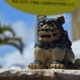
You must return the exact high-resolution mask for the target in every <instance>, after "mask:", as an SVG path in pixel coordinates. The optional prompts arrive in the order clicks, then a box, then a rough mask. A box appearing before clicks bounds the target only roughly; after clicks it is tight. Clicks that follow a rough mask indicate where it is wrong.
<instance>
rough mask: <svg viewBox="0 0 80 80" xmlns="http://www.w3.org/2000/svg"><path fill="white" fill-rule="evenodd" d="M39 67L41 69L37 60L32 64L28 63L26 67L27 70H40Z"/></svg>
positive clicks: (40, 64)
mask: <svg viewBox="0 0 80 80" xmlns="http://www.w3.org/2000/svg"><path fill="white" fill-rule="evenodd" d="M41 67H42V62H41V61H38V60H35V61H34V62H33V63H30V64H29V65H28V68H29V69H40V68H41Z"/></svg>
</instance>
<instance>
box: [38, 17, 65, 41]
mask: <svg viewBox="0 0 80 80" xmlns="http://www.w3.org/2000/svg"><path fill="white" fill-rule="evenodd" d="M40 17H41V16H40ZM64 23H65V19H64V17H63V16H59V17H57V18H50V19H47V18H45V17H41V18H40V19H39V23H38V25H39V30H38V34H39V41H40V42H53V41H56V40H58V39H59V38H60V37H61V34H62V32H63V27H62V25H63V24H64Z"/></svg>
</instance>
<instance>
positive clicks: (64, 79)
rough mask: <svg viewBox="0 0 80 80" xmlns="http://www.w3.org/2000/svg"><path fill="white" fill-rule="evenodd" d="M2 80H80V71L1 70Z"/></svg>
mask: <svg viewBox="0 0 80 80" xmlns="http://www.w3.org/2000/svg"><path fill="white" fill-rule="evenodd" d="M0 80H80V70H62V69H38V70H28V69H15V70H8V69H6V70H5V69H0Z"/></svg>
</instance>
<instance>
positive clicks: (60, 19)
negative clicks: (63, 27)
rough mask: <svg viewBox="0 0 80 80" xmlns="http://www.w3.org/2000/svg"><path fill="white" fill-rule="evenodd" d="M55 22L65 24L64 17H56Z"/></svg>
mask: <svg viewBox="0 0 80 80" xmlns="http://www.w3.org/2000/svg"><path fill="white" fill-rule="evenodd" d="M57 20H59V21H60V22H61V24H64V23H65V19H64V16H58V17H57Z"/></svg>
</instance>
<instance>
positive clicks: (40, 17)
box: [38, 15, 46, 20]
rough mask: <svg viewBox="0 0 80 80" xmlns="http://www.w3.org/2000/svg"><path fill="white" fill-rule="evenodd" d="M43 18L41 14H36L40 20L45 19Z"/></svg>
mask: <svg viewBox="0 0 80 80" xmlns="http://www.w3.org/2000/svg"><path fill="white" fill-rule="evenodd" d="M45 18H46V16H41V15H39V16H38V19H39V20H42V19H45Z"/></svg>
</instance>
